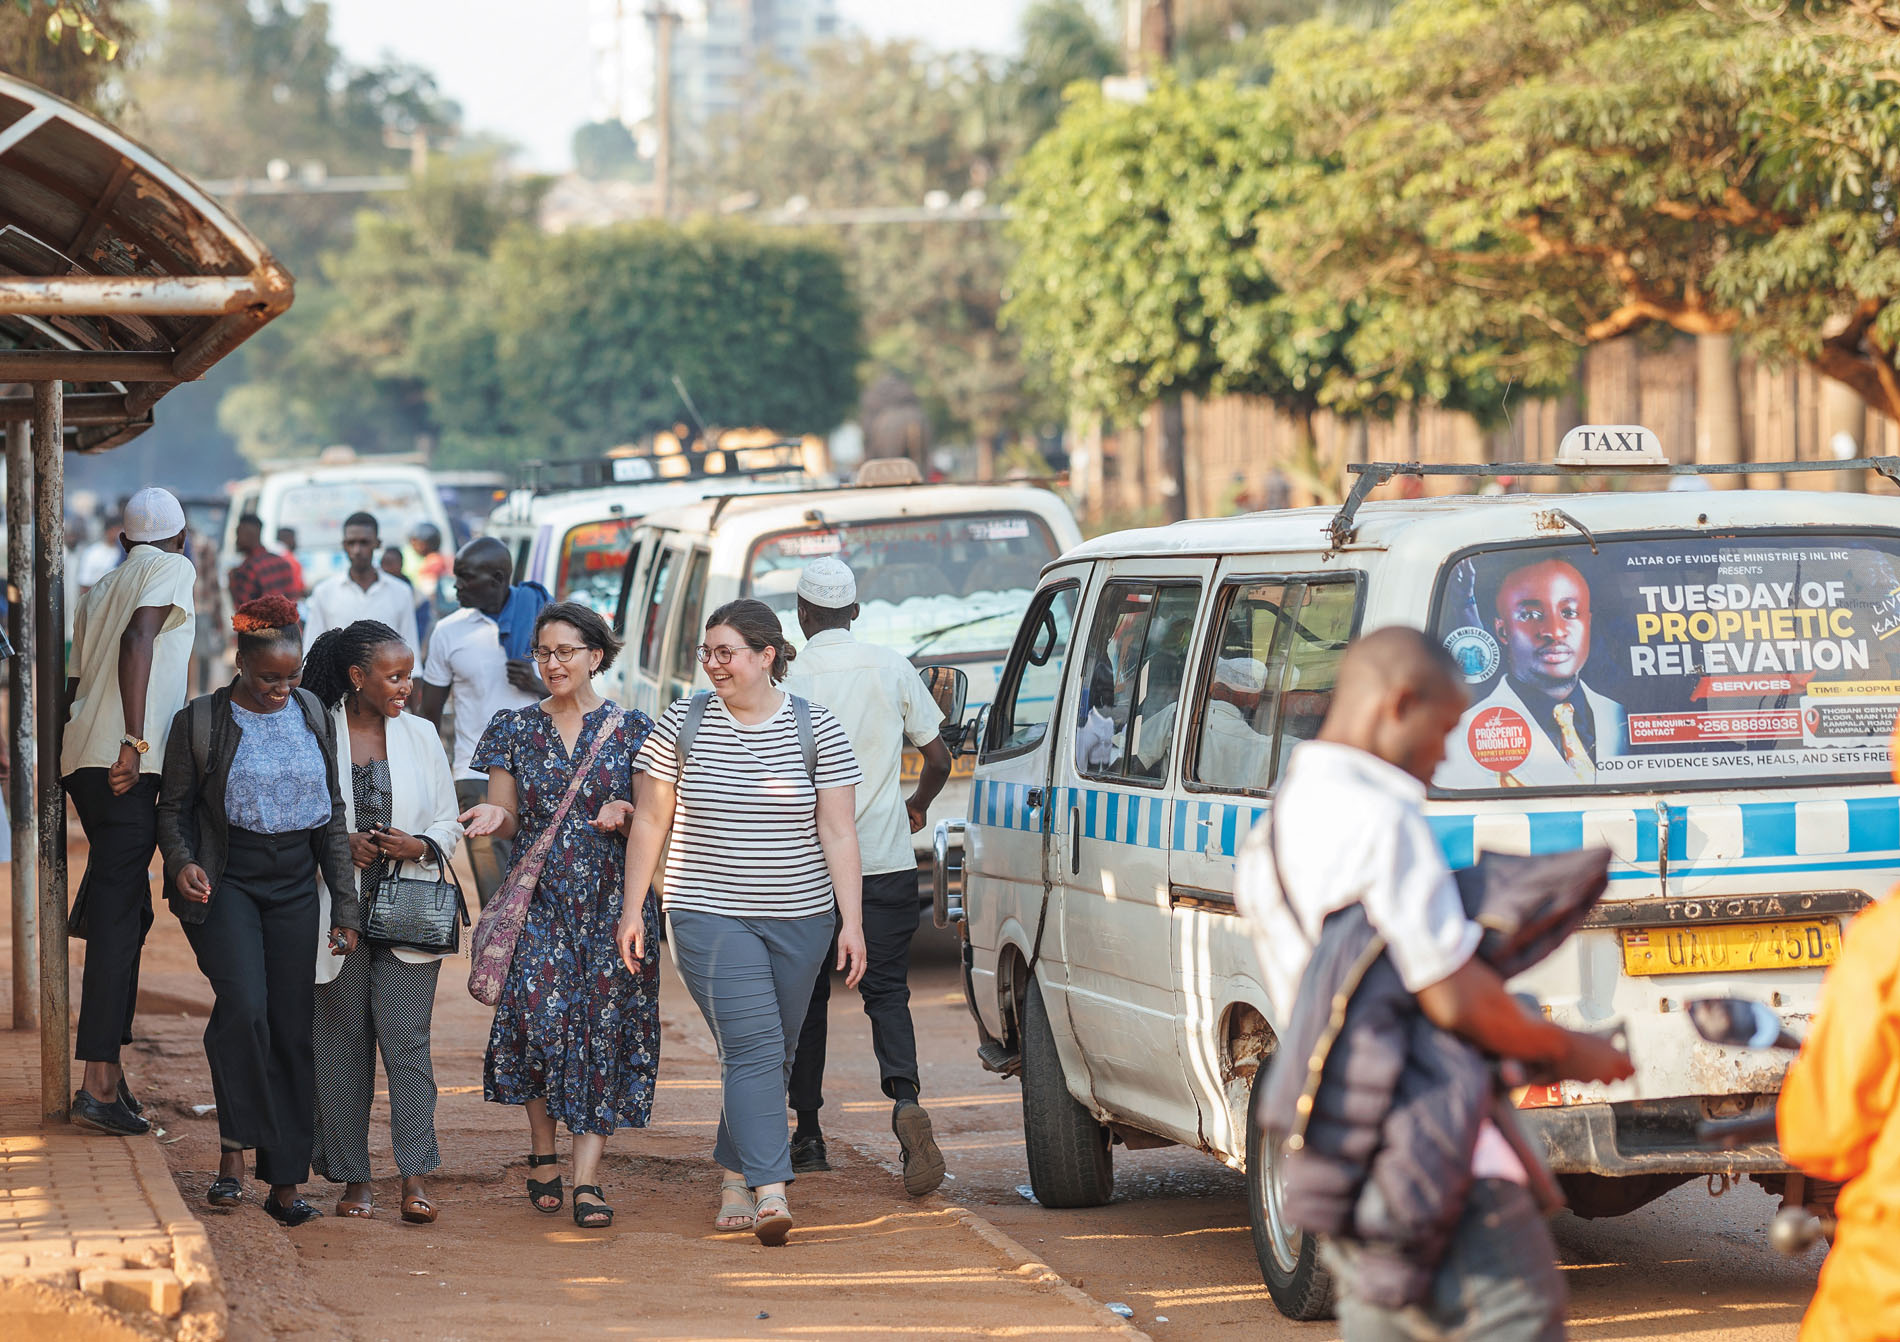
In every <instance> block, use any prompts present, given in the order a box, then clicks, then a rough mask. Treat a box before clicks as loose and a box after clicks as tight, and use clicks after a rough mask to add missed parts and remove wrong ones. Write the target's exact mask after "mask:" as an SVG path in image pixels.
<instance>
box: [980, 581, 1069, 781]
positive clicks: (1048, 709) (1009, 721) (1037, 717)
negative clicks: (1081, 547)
mask: <svg viewBox="0 0 1900 1342" xmlns="http://www.w3.org/2000/svg"><path fill="white" fill-rule="evenodd" d="M1076 592H1077V588H1076V585H1075V584H1073V583H1071V584H1069V585H1068V586H1066V587H1057V588H1054V589H1052V590H1050V591H1048V592H1045V593H1043V594H1042V596H1040V597H1039V598H1037V600H1036V602H1035V604H1034V605H1032V606H1031V607H1030V608H1029V613H1028V615H1026V616H1025V617H1024V618H1023V624H1022V630H1021V632H1019V633H1018V634H1017V636H1016V648H1015V650H1014V651H1013V652H1012V653H1011V654H1010V660H1009V666H1008V669H1007V671H1006V673H1005V675H1004V680H1003V685H1002V688H1001V689H1000V690H999V691H998V692H997V695H996V704H995V706H994V707H993V708H991V709H990V725H989V729H988V732H987V734H986V738H985V741H984V747H985V753H986V754H990V755H996V754H1006V753H1009V752H1012V751H1018V750H1026V749H1028V748H1029V747H1031V746H1034V745H1037V744H1038V743H1040V742H1041V740H1042V738H1043V737H1044V736H1045V735H1047V734H1048V731H1049V720H1050V718H1051V717H1053V716H1054V714H1055V707H1056V691H1057V690H1058V689H1060V688H1061V685H1062V668H1063V665H1064V664H1065V663H1066V662H1067V660H1068V652H1069V635H1070V634H1071V632H1073V630H1074V628H1075V605H1076Z"/></svg>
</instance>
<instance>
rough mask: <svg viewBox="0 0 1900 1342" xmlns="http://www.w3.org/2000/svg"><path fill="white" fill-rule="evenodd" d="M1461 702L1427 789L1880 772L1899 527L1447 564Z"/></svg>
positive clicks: (1895, 701) (1731, 782)
mask: <svg viewBox="0 0 1900 1342" xmlns="http://www.w3.org/2000/svg"><path fill="white" fill-rule="evenodd" d="M1434 610H1435V611H1436V612H1437V614H1436V617H1435V625H1434V628H1435V630H1436V633H1437V636H1438V637H1439V638H1440V639H1441V640H1442V641H1443V643H1444V646H1445V648H1446V650H1447V651H1449V652H1450V653H1451V655H1452V657H1453V658H1454V659H1455V660H1456V661H1457V662H1458V665H1459V667H1460V668H1461V670H1462V671H1463V674H1464V678H1465V680H1466V682H1467V687H1468V689H1469V692H1470V695H1471V701H1472V707H1471V709H1470V711H1469V712H1467V713H1466V714H1465V717H1464V720H1463V721H1462V722H1461V723H1460V724H1459V727H1458V731H1457V732H1456V733H1455V734H1454V735H1453V737H1452V739H1451V740H1450V741H1449V742H1448V743H1447V749H1448V752H1449V753H1448V757H1447V759H1446V760H1445V763H1444V764H1443V765H1441V766H1440V767H1439V770H1438V772H1437V774H1436V775H1435V776H1434V778H1433V780H1432V781H1433V784H1434V786H1436V787H1438V788H1440V789H1444V790H1449V791H1456V792H1467V791H1488V790H1491V789H1498V788H1537V789H1574V788H1596V789H1606V790H1614V789H1617V788H1622V787H1635V788H1653V787H1676V788H1682V787H1726V786H1740V787H1763V786H1777V785H1786V784H1798V783H1800V782H1803V781H1814V780H1817V779H1823V778H1825V779H1830V780H1838V781H1865V782H1874V781H1881V780H1884V779H1885V778H1886V777H1887V776H1888V771H1889V769H1890V767H1891V765H1890V754H1889V741H1890V739H1891V737H1892V736H1893V731H1894V722H1895V716H1896V710H1900V539H1895V538H1890V537H1885V536H1852V535H1840V536H1817V535H1814V534H1807V535H1785V536H1777V535H1762V534H1755V533H1751V534H1749V535H1746V536H1742V537H1733V538H1727V539H1710V538H1705V537H1665V538H1655V537H1649V538H1640V539H1632V540H1627V541H1616V540H1612V541H1605V542H1602V543H1601V545H1600V547H1599V549H1598V552H1596V553H1593V552H1592V551H1591V548H1590V547H1589V546H1588V545H1587V544H1585V543H1583V542H1581V541H1577V542H1564V543H1561V544H1555V545H1539V546H1523V547H1512V548H1508V549H1498V550H1492V551H1488V552H1480V553H1476V554H1470V555H1466V556H1463V557H1460V558H1458V559H1456V560H1454V561H1453V562H1452V563H1450V564H1448V565H1446V567H1445V568H1444V570H1443V571H1442V572H1441V574H1440V577H1439V585H1438V596H1437V600H1436V603H1435V605H1434Z"/></svg>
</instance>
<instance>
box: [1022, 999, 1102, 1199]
mask: <svg viewBox="0 0 1900 1342" xmlns="http://www.w3.org/2000/svg"><path fill="white" fill-rule="evenodd" d="M1023 1149H1024V1150H1025V1151H1027V1152H1028V1155H1029V1187H1030V1188H1031V1189H1032V1190H1033V1191H1034V1192H1035V1194H1036V1201H1038V1202H1040V1203H1041V1204H1042V1205H1043V1206H1045V1207H1099V1206H1101V1205H1102V1204H1103V1203H1105V1202H1107V1201H1108V1200H1109V1198H1110V1197H1112V1196H1114V1193H1115V1169H1114V1166H1113V1164H1112V1159H1113V1158H1112V1156H1111V1154H1110V1152H1109V1136H1108V1129H1107V1128H1105V1127H1103V1126H1102V1125H1101V1124H1100V1123H1097V1122H1096V1121H1095V1116H1094V1115H1093V1114H1091V1113H1089V1111H1088V1110H1087V1109H1084V1108H1083V1107H1082V1105H1081V1102H1080V1101H1078V1100H1077V1099H1076V1098H1075V1096H1073V1095H1071V1094H1069V1087H1068V1085H1067V1083H1066V1082H1064V1081H1063V1079H1062V1060H1061V1059H1060V1058H1059V1057H1057V1056H1056V1037H1055V1033H1054V1031H1052V1030H1051V1029H1050V1028H1049V1012H1048V1009H1047V1008H1046V1007H1044V1006H1043V1004H1042V985H1041V984H1039V983H1037V982H1036V981H1035V980H1034V979H1031V980H1030V983H1029V992H1028V995H1027V997H1026V999H1025V1000H1024V1002H1023Z"/></svg>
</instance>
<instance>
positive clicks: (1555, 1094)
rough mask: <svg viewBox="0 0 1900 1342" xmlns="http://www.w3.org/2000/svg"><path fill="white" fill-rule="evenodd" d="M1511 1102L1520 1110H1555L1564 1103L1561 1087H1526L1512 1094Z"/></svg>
mask: <svg viewBox="0 0 1900 1342" xmlns="http://www.w3.org/2000/svg"><path fill="white" fill-rule="evenodd" d="M1511 1102H1512V1103H1513V1104H1515V1105H1516V1106H1517V1107H1518V1108H1519V1109H1555V1108H1557V1107H1558V1106H1559V1105H1561V1104H1562V1103H1563V1102H1564V1088H1563V1087H1562V1086H1561V1085H1552V1086H1524V1087H1522V1088H1521V1089H1519V1090H1514V1091H1512V1092H1511Z"/></svg>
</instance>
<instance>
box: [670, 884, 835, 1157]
mask: <svg viewBox="0 0 1900 1342" xmlns="http://www.w3.org/2000/svg"><path fill="white" fill-rule="evenodd" d="M668 919H669V921H670V923H671V927H672V945H673V956H674V961H675V963H676V964H677V965H678V966H679V971H680V977H681V978H682V979H684V980H685V981H686V988H687V991H688V992H690V993H692V995H693V1000H694V1001H695V1002H697V1003H699V1010H700V1013H701V1014H702V1015H704V1016H705V1017H706V1025H707V1028H709V1029H710V1030H711V1031H712V1035H713V1040H714V1042H715V1043H716V1044H717V1045H718V1046H719V1078H720V1088H721V1091H722V1095H721V1099H722V1104H721V1107H720V1112H719V1136H718V1139H717V1141H716V1144H715V1145H714V1147H713V1157H714V1159H716V1160H717V1161H718V1162H719V1163H720V1164H721V1165H722V1166H724V1167H725V1168H726V1169H729V1170H737V1171H739V1172H740V1173H741V1174H743V1175H744V1176H745V1181H746V1183H747V1184H748V1185H749V1186H750V1187H753V1188H758V1187H759V1186H761V1185H763V1184H776V1183H789V1182H790V1181H791V1178H792V1145H791V1133H790V1132H789V1131H788V1130H787V1128H786V1124H785V1083H786V1082H787V1081H788V1080H789V1079H790V1078H791V1074H792V1058H793V1056H794V1054H796V1052H797V1050H798V1031H799V1027H800V1026H801V1025H803V1024H804V1021H805V1009H806V1007H808V1006H809V1005H810V1003H811V985H812V983H813V982H814V981H815V980H816V979H817V978H818V975H819V974H820V973H821V972H822V971H823V969H824V963H825V953H826V951H827V950H829V949H830V946H831V932H832V928H833V926H834V918H833V915H832V914H829V913H824V914H818V915H815V916H813V917H810V918H729V917H726V916H724V915H722V914H716V913H690V912H687V911H684V910H676V911H674V912H673V913H671V914H669V915H668Z"/></svg>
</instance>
